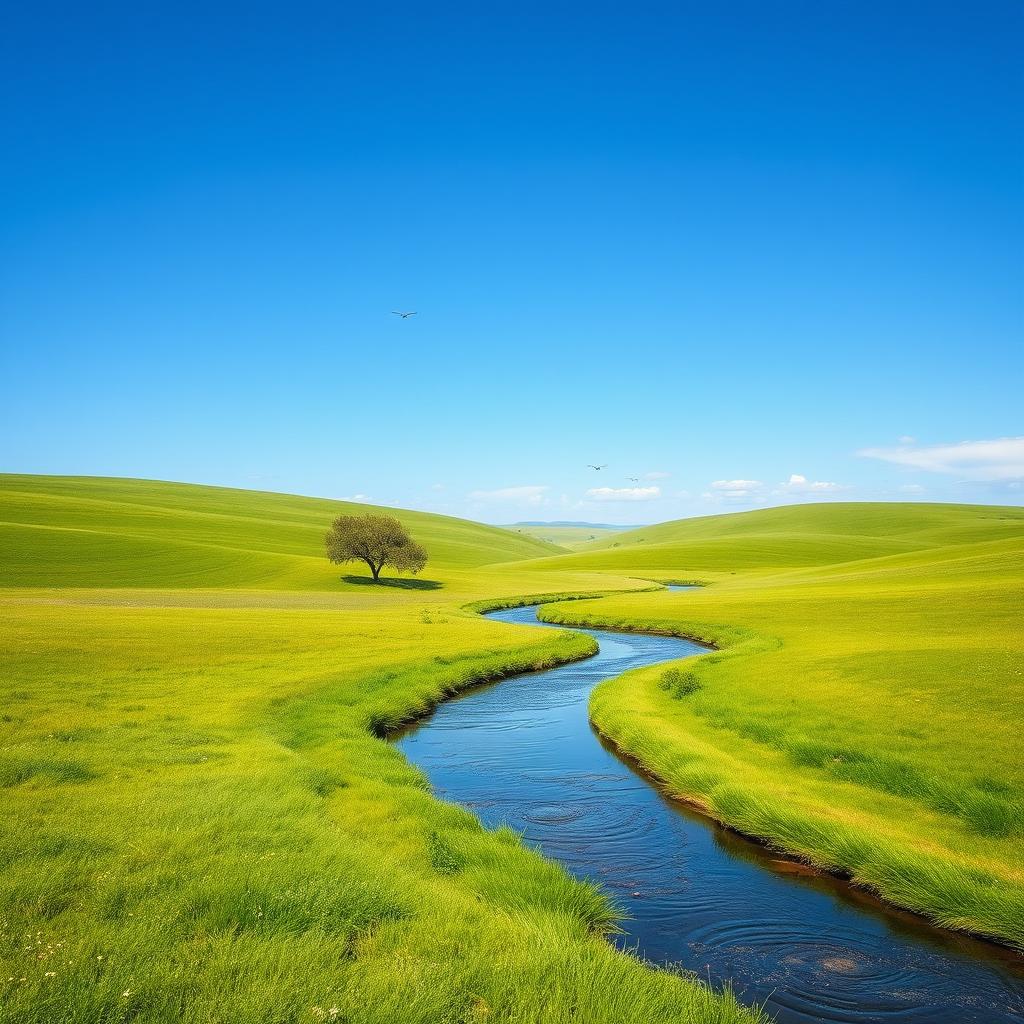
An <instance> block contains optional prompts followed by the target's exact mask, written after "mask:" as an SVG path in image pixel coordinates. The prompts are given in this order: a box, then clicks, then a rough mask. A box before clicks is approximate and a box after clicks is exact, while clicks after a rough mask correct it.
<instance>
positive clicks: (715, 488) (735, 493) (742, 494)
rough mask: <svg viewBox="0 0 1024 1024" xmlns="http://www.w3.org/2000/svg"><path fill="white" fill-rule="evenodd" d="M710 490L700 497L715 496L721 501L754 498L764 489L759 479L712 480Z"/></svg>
mask: <svg viewBox="0 0 1024 1024" xmlns="http://www.w3.org/2000/svg"><path fill="white" fill-rule="evenodd" d="M710 487H711V490H710V491H706V492H705V493H704V494H703V495H702V497H705V498H717V499H719V500H721V501H741V500H750V499H752V498H756V497H758V496H759V495H760V494H761V491H762V490H763V489H764V484H763V483H761V481H760V480H713V481H712V482H711V485H710Z"/></svg>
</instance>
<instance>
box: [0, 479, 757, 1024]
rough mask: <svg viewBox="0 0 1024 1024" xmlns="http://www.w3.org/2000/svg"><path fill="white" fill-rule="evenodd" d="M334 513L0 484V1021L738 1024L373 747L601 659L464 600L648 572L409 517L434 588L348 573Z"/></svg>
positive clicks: (270, 498) (151, 488)
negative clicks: (582, 566)
mask: <svg viewBox="0 0 1024 1024" xmlns="http://www.w3.org/2000/svg"><path fill="white" fill-rule="evenodd" d="M345 508H346V506H344V505H341V504H339V503H332V502H326V501H319V500H315V499H301V498H293V497H288V496H282V495H268V494H260V493H256V492H242V491H227V490H222V489H216V488H200V487H188V486H185V485H175V484H158V483H153V482H144V481H111V480H99V479H77V480H76V479H73V478H41V477H10V476H8V477H0V524H2V525H0V545H2V548H0V550H2V551H3V556H2V557H3V563H2V573H3V577H2V579H3V589H2V590H0V605H2V615H3V619H4V630H3V634H2V641H0V643H2V663H3V680H4V690H3V706H2V710H0V796H2V799H3V806H4V812H5V813H4V829H3V830H2V833H0V969H2V973H0V1017H2V1019H3V1020H4V1021H5V1024H6V1022H11V1024H29V1022H32V1024H37V1022H38V1024H42V1022H47V1024H53V1022H71V1021H74V1022H91V1021H96V1022H99V1021H103V1022H114V1021H118V1022H119V1021H133V1022H145V1024H149V1022H154V1024H155V1022H165V1021H168V1020H175V1021H185V1022H194V1024H200V1022H202V1024H207V1022H221V1021H224V1022H227V1021H231V1022H237V1021H251V1022H254V1024H255V1022H260V1024H264V1022H272V1024H273V1022H282V1024H283V1022H289V1024H290V1022H303V1021H316V1020H337V1021H350V1022H382V1024H383V1022H394V1021H403V1022H423V1024H441V1022H451V1024H455V1022H476V1021H507V1022H517V1024H518V1022H532V1021H536V1022H541V1021H543V1022H552V1024H560V1022H566V1024H568V1022H570V1021H573V1022H576V1021H580V1020H586V1021H594V1022H605V1021H607V1022H612V1021H637V1022H644V1024H647V1022H650V1021H654V1020H657V1021H695V1022H699V1021H706V1022H721V1024H731V1022H740V1021H749V1020H753V1019H755V1017H756V1016H757V1015H756V1014H754V1013H748V1012H747V1011H745V1010H743V1009H742V1008H739V1007H738V1006H737V1005H736V1004H735V1001H734V1000H733V999H732V997H731V996H730V995H728V994H715V993H712V992H710V991H709V990H708V989H707V988H706V987H704V986H702V985H701V984H700V983H699V982H698V981H696V980H694V979H692V978H688V977H683V976H678V975H675V974H673V973H669V972H658V971H653V970H651V969H650V968H649V967H647V966H645V965H644V964H642V963H641V962H639V961H638V960H636V959H635V958H632V957H630V956H628V955H625V954H623V953H620V952H618V951H616V950H615V949H614V948H613V947H612V946H611V945H610V944H609V943H607V942H606V941H605V940H604V938H603V935H604V934H605V933H606V932H607V931H608V930H609V929H611V928H613V927H614V926H615V922H616V920H617V914H616V910H615V908H614V907H613V906H612V905H611V903H610V902H609V900H608V898H607V897H606V896H605V895H604V894H603V893H602V892H601V891H600V890H598V889H596V888H595V887H593V886H592V885H590V884H587V883H584V882H580V881H577V880H575V879H573V878H571V877H570V876H568V875H567V874H566V873H565V872H564V871H563V870H562V869H561V868H560V867H558V866H557V865H555V864H553V863H551V862H549V861H546V860H544V859H543V858H542V857H540V856H539V855H538V854H536V853H535V852H533V851H532V850H529V849H527V848H526V847H524V846H523V844H522V843H521V842H520V840H519V837H518V836H517V835H515V834H513V833H511V832H509V831H507V830H502V829H499V830H497V831H488V830H485V829H484V828H482V826H481V825H480V824H479V822H478V821H477V820H476V819H475V818H474V817H473V815H471V814H470V813H468V812H467V811H465V810H462V809H461V808H459V807H456V806H453V805H450V804H446V803H444V802H442V801H439V800H437V799H435V798H434V797H433V796H432V795H431V794H430V791H429V787H428V785H427V782H426V780H425V778H424V777H423V776H422V775H421V774H420V773H419V772H418V771H417V770H416V769H414V768H413V767H412V766H410V765H409V764H408V762H406V761H405V760H404V758H403V757H402V756H401V755H400V754H399V753H398V752H397V751H396V750H395V749H394V747H393V746H392V745H390V744H389V743H387V742H386V741H384V740H382V739H380V738H378V737H379V736H380V735H381V734H384V733H386V732H387V731H388V730H389V729H391V728H393V727H395V726H396V725H398V724H399V723H401V722H403V721H405V720H407V719H409V718H410V717H412V716H415V715H417V714H420V713H422V712H423V711H425V710H426V709H429V708H430V707H431V706H432V705H433V704H434V703H436V702H437V701H438V700H440V699H442V698H443V697H444V696H445V695H446V694H448V693H451V692H454V691H456V690H458V689H460V688H463V687H465V686H468V685H472V684H474V683H475V682H479V681H483V680H487V679H493V678H497V677H499V676H500V675H502V674H504V673H508V672H514V671H522V670H526V669H531V668H539V667H543V666H546V665H551V664H554V663H556V662H559V661H563V660H566V659H572V658H578V657H581V656H583V655H585V654H586V653H588V651H589V650H591V641H590V640H589V639H588V638H586V637H584V636H581V635H579V634H575V635H572V634H562V633H559V634H555V635H550V636H545V635H544V634H543V632H540V631H536V630H521V629H518V628H517V627H514V626H510V625H505V624H501V623H497V622H492V621H488V620H484V619H481V618H480V617H479V616H477V615H475V614H474V613H473V612H472V611H471V610H469V609H467V608H465V607H464V606H465V605H467V604H470V603H471V602H479V603H482V604H483V605H498V604H505V603H508V602H509V601H510V600H511V601H516V600H518V601H521V600H523V599H524V595H529V594H537V593H554V594H561V595H563V596H564V595H573V594H579V593H591V594H592V593H594V592H596V591H603V590H625V589H630V588H633V589H636V588H638V587H644V586H649V584H647V583H645V582H644V581H638V580H629V579H625V578H622V577H620V576H615V575H608V574H598V573H594V572H590V571H587V570H583V571H577V570H576V569H573V568H571V567H568V568H565V569H558V570H554V569H552V568H550V567H546V566H545V567H542V568H540V569H534V568H532V567H531V563H529V562H526V563H517V564H513V560H514V559H522V558H526V557H534V556H537V555H542V556H543V555H548V554H550V553H551V548H550V546H549V545H545V544H543V543H541V542H538V541H536V540H533V539H529V538H524V537H520V536H516V535H510V534H508V533H506V532H504V531H501V530H497V529H495V528H490V527H481V526H477V525H476V524H472V523H465V522H463V521H459V520H452V519H445V518H443V517H434V516H428V515H423V514H415V513H408V514H406V513H399V516H400V517H401V518H402V519H403V520H404V521H406V523H407V525H409V528H410V529H411V530H412V532H413V534H414V536H416V538H417V539H418V540H421V541H422V542H423V543H424V545H425V546H426V547H427V548H428V550H429V551H430V553H431V556H432V558H431V563H430V565H428V568H427V570H426V572H425V574H424V575H425V576H426V577H428V580H429V582H430V587H429V588H428V589H414V588H410V587H406V586H390V587H367V586H365V585H363V584H361V583H359V582H357V580H358V570H356V569H353V570H352V573H353V577H352V579H348V580H346V579H344V578H342V577H341V575H340V574H339V571H338V570H337V569H336V568H334V567H331V566H329V565H328V564H327V563H326V561H325V560H324V559H323V557H322V554H321V550H320V548H321V543H322V533H323V531H324V529H325V528H326V524H327V523H328V522H329V520H330V518H331V517H332V515H336V514H338V512H339V511H341V510H344V509H345ZM345 575H347V574H345Z"/></svg>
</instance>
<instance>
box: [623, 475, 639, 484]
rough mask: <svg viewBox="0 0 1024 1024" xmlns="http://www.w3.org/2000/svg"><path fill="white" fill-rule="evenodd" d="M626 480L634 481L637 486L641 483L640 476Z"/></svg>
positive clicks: (628, 477) (629, 477)
mask: <svg viewBox="0 0 1024 1024" xmlns="http://www.w3.org/2000/svg"><path fill="white" fill-rule="evenodd" d="M626 479H627V480H630V481H632V482H633V483H635V484H638V483H640V477H638V476H627V477H626Z"/></svg>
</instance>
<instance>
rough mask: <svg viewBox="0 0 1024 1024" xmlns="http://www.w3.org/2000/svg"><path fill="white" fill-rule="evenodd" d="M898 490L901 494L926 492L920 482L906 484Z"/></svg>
mask: <svg viewBox="0 0 1024 1024" xmlns="http://www.w3.org/2000/svg"><path fill="white" fill-rule="evenodd" d="M898 490H899V491H900V493H901V494H924V488H923V487H922V486H921V485H920V484H904V485H903V486H902V487H900V488H898Z"/></svg>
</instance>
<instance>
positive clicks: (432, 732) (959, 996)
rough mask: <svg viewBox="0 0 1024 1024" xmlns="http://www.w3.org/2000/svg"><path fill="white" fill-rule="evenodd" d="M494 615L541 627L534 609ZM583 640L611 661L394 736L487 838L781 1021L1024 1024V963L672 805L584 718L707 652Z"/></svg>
mask: <svg viewBox="0 0 1024 1024" xmlns="http://www.w3.org/2000/svg"><path fill="white" fill-rule="evenodd" d="M671 589H676V590H678V589H683V588H671ZM665 599H666V601H679V600H685V597H684V596H683V595H682V594H679V595H678V596H669V595H666V598H665ZM489 618H493V619H497V620H499V621H502V622H511V623H522V624H533V625H536V624H537V621H538V620H537V617H536V609H535V608H534V607H527V608H515V609H509V610H505V611H500V612H493V613H491V614H490V615H489ZM545 628H553V627H545ZM579 632H583V633H588V634H589V635H590V636H593V637H594V638H595V639H596V640H597V641H598V643H599V644H600V651H599V653H598V654H596V655H594V656H593V657H592V658H589V659H587V660H585V661H580V662H573V663H572V664H568V665H562V666H559V667H558V668H554V669H549V670H547V671H544V672H534V673H527V674H524V675H520V676H515V677H512V678H510V679H506V680H504V681H502V682H499V683H495V684H493V685H491V686H487V687H482V688H478V689H474V690H470V691H468V692H467V693H465V694H463V695H461V696H458V697H455V698H454V699H452V700H449V701H447V702H446V703H444V704H442V705H441V706H440V707H438V708H437V710H436V711H435V712H434V713H433V714H432V715H431V716H429V717H428V718H426V719H423V720H422V721H420V722H419V723H417V724H416V725H414V726H412V727H410V728H409V729H407V730H405V731H404V732H402V733H401V734H399V735H398V736H397V737H396V743H397V745H398V747H399V748H400V749H401V750H402V752H403V753H404V754H405V756H406V757H408V758H409V760H410V761H411V762H413V763H414V764H416V765H418V766H419V767H420V768H421V769H422V770H423V771H424V772H425V773H426V774H427V776H428V777H429V778H430V780H431V783H432V785H433V787H434V791H435V792H436V793H437V795H438V796H440V797H442V798H444V799H446V800H453V801H456V802H458V803H460V804H463V805H464V806H466V807H468V808H471V809H472V810H473V811H474V813H475V814H476V815H477V816H478V817H479V818H480V819H481V820H482V821H483V822H484V824H486V825H488V826H491V827H495V826H498V825H501V824H507V825H509V826H511V827H512V828H514V829H516V830H517V831H519V832H521V833H523V836H524V839H525V841H526V842H527V843H529V844H531V845H533V846H536V847H538V848H539V849H540V850H541V851H543V853H544V854H545V855H546V856H548V857H551V858H553V859H554V860H557V861H559V862H560V863H561V864H563V865H564V866H565V867H566V868H567V869H568V870H569V871H571V872H572V873H573V874H574V875H577V876H578V877H581V878H587V879H590V880H592V881H594V882H597V883H598V884H600V885H601V886H603V887H604V888H605V889H606V890H607V891H609V892H610V893H611V895H612V897H613V899H614V900H615V902H616V903H617V904H618V905H619V906H620V907H621V908H622V909H623V910H624V911H625V913H626V914H627V915H628V920H627V921H626V922H625V924H624V928H625V934H623V935H620V936H616V937H615V939H614V941H615V942H616V943H617V944H618V945H620V946H621V947H623V948H625V949H632V950H634V951H636V952H637V953H638V954H639V955H640V956H642V957H645V958H646V959H648V960H650V961H652V962H653V963H655V964H678V965H681V966H683V967H684V968H687V969H689V970H693V971H696V972H697V973H699V974H700V975H702V976H704V977H708V976H710V978H711V980H712V982H713V983H714V984H715V985H720V984H722V983H724V982H727V981H728V982H731V984H732V985H733V988H734V990H735V991H736V993H737V995H738V996H739V997H740V998H741V999H742V1000H743V1001H744V1002H747V1003H751V1004H753V1003H759V1004H764V1005H765V1006H766V1009H767V1010H768V1011H769V1012H770V1013H772V1014H773V1015H775V1016H776V1018H777V1019H778V1020H779V1021H780V1022H786V1024H790V1022H800V1024H803V1022H807V1021H830V1022H836V1021H839V1022H850V1024H853V1022H856V1024H864V1022H868V1021H871V1022H887V1021H893V1022H897V1021H898V1022H900V1024H917V1022H921V1024H924V1022H928V1024H954V1022H955V1024H968V1022H977V1024H1000V1022H1018V1024H1019V1022H1024V958H1021V957H1018V956H1017V955H1016V954H1013V953H1010V952H1008V951H1003V950H1001V949H999V948H998V947H994V946H990V945H989V944H988V943H984V942H980V941H978V940H974V939H970V938H967V937H964V936H958V935H955V934H953V933H948V932H942V931H940V930H938V929H935V928H932V927H930V926H929V925H927V924H926V923H925V922H923V921H922V920H921V919H919V918H917V917H914V916H913V915H910V914H904V913H902V912H900V911H897V910H890V909H888V908H886V907H884V906H882V905H880V904H878V903H877V902H876V901H874V900H873V899H871V898H869V897H867V896H865V895H863V894H861V893H859V892H858V891H857V890H855V889H853V888H852V887H851V886H849V885H847V884H846V883H844V882H842V881H839V880H837V879H832V878H828V877H820V876H815V875H811V876H806V875H803V874H799V873H796V874H794V873H793V871H794V866H793V865H791V864H788V863H786V862H784V861H780V860H779V859H777V858H776V857H773V855H772V854H771V853H770V852H768V851H766V850H765V849H763V848H762V847H760V846H759V845H757V844H755V843H751V842H749V841H747V840H745V839H742V838H740V837H738V836H736V835H734V834H732V833H730V832H728V831H727V830H725V829H723V828H721V827H720V826H718V825H716V824H715V823H714V822H712V821H709V820H708V819H707V818H705V817H703V816H701V815H698V814H697V813H695V812H693V811H690V810H688V809H687V808H686V807H684V806H682V805H680V804H678V803H676V802H673V801H671V800H669V799H667V798H666V797H665V796H663V795H662V794H661V793H660V792H659V790H658V789H657V788H656V787H655V786H654V785H652V784H651V783H650V782H649V781H647V780H646V779H645V778H644V777H643V776H642V775H640V774H638V773H637V772H636V771H634V770H633V768H631V767H630V766H629V765H628V764H627V763H626V762H625V761H624V760H622V759H621V758H620V757H618V756H617V755H616V754H615V753H614V751H613V750H612V749H611V748H610V747H609V746H608V745H606V744H605V743H603V742H602V740H601V739H600V737H599V736H598V735H597V733H596V732H595V731H594V730H593V728H592V727H591V725H590V722H589V718H588V713H587V705H588V698H589V696H590V692H591V690H592V689H593V688H594V686H596V685H597V684H598V683H599V682H601V681H602V680H604V679H608V678H609V677H611V676H616V675H619V674H620V673H622V672H625V671H627V670H628V669H632V668H638V667H640V666H643V665H652V664H656V663H658V662H662V661H668V660H672V659H676V658H682V657H686V656H688V655H695V654H700V653H702V652H703V651H704V650H705V648H703V647H700V646H698V645H697V644H695V643H692V642H690V641H687V640H682V639H678V638H676V637H665V636H653V635H650V634H644V633H621V632H612V631H610V630H601V629H583V630H579Z"/></svg>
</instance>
